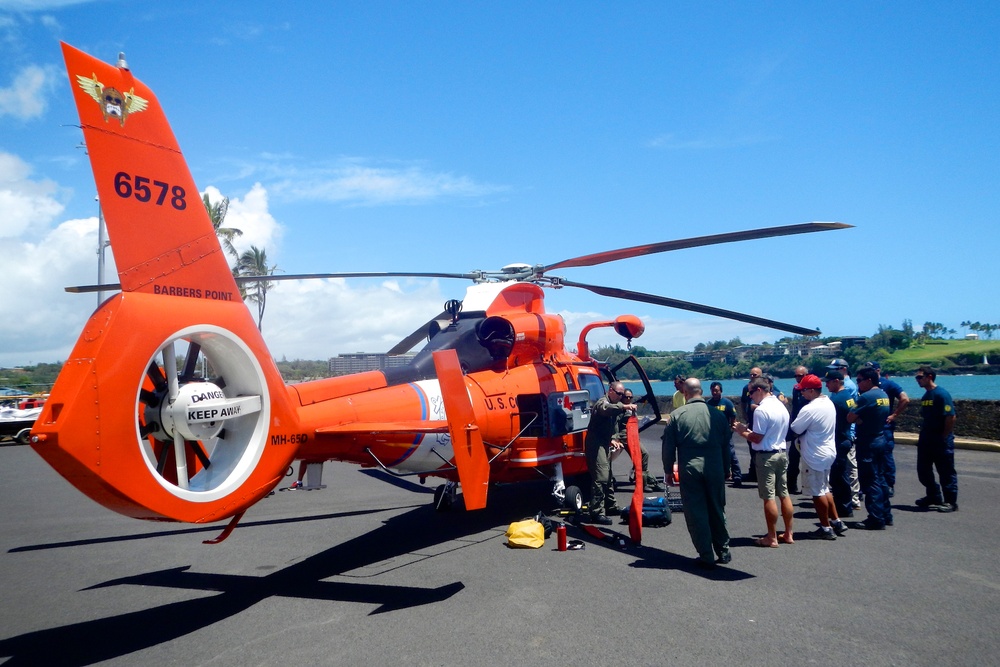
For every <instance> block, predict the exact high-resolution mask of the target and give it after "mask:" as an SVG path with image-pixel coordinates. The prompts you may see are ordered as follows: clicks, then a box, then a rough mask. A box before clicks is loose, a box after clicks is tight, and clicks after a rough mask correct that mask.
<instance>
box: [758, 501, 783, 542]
mask: <svg viewBox="0 0 1000 667" xmlns="http://www.w3.org/2000/svg"><path fill="white" fill-rule="evenodd" d="M764 520H765V521H766V522H767V535H766V536H765V537H762V538H760V539H759V540H757V544H758V545H760V546H762V547H776V546H778V535H777V530H778V505H777V503H775V502H774V499H770V500H765V501H764Z"/></svg>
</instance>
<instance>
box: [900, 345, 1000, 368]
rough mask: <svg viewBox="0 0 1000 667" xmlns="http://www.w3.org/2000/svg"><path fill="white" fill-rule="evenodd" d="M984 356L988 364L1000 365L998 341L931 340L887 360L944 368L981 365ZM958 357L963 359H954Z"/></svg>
mask: <svg viewBox="0 0 1000 667" xmlns="http://www.w3.org/2000/svg"><path fill="white" fill-rule="evenodd" d="M984 354H985V355H988V356H987V358H988V359H989V362H990V364H992V365H996V364H1000V340H931V341H928V342H927V343H925V344H923V345H915V346H913V347H911V348H908V349H906V350H896V351H895V352H893V353H892V354H891V355H890V356H889V359H891V360H892V361H894V362H896V363H898V364H901V365H903V366H907V367H911V366H912V367H916V366H919V365H921V364H929V365H931V366H935V367H940V368H945V367H948V366H954V365H956V364H958V365H971V364H979V363H982V361H983V355H984ZM959 355H963V356H965V359H964V360H962V359H956V357H959Z"/></svg>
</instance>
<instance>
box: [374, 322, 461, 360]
mask: <svg viewBox="0 0 1000 667" xmlns="http://www.w3.org/2000/svg"><path fill="white" fill-rule="evenodd" d="M448 317H449V315H448V312H447V311H441V312H440V313H439V314H438V315H436V316H435V317H432V318H431V319H429V320H427V321H426V322H424V323H423V324H421V325H420V326H419V327H417V329H416V330H415V331H414V332H413V333H411V334H410V335H409V336H407V337H406V338H404V339H403V340H401V341H399V342H398V343H396V344H395V345H393V346H392V349H391V350H389V351H388V352H386V354H387V355H388V356H390V357H395V356H398V355H400V354H406V353H407V352H409V351H410V350H412V349H413V346H414V345H416V344H417V343H419V342H420V341H421V340H423V339H424V338H427V333H428V331H429V330H428V327H429V326H430V325H431V322H433V321H434V320H446V319H448Z"/></svg>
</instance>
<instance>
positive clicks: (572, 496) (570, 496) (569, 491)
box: [563, 486, 583, 512]
mask: <svg viewBox="0 0 1000 667" xmlns="http://www.w3.org/2000/svg"><path fill="white" fill-rule="evenodd" d="M564 493H565V497H564V498H563V507H564V508H566V509H568V510H574V511H576V512H579V511H580V510H581V509H583V493H582V492H581V491H580V487H579V486H567V487H566V491H564Z"/></svg>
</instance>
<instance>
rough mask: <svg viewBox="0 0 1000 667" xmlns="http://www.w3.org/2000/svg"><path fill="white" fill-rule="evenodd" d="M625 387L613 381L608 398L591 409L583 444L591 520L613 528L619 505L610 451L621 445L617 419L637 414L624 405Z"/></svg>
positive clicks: (600, 400) (598, 401)
mask: <svg viewBox="0 0 1000 667" xmlns="http://www.w3.org/2000/svg"><path fill="white" fill-rule="evenodd" d="M624 400H625V386H624V385H622V383H621V382H612V383H611V388H610V389H608V393H607V394H606V395H605V396H601V397H600V398H599V399H597V402H595V403H594V407H593V408H591V410H590V425H589V426H588V427H587V439H586V440H585V441H584V451H585V452H586V454H587V468H588V469H589V470H590V479H591V482H592V484H591V494H590V521H591V523H597V524H601V525H602V526H610V525H611V524H612V523H614V522H613V521H612V520H611V518H610V517H609V516H608V515H609V514H617V513H618V512H620V511H621V510H619V509H618V503H617V501H616V500H615V494H614V492H613V491H612V490H611V489H610V482H611V452H612V449H618V448H620V447H621V446H622V443H621V442H620V441H618V440H617V438H616V435H617V433H618V419H619V418H620V417H621V416H622V415H629V414H635V409H636V406H634V405H632V404H631V403H623V402H622V401H624Z"/></svg>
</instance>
